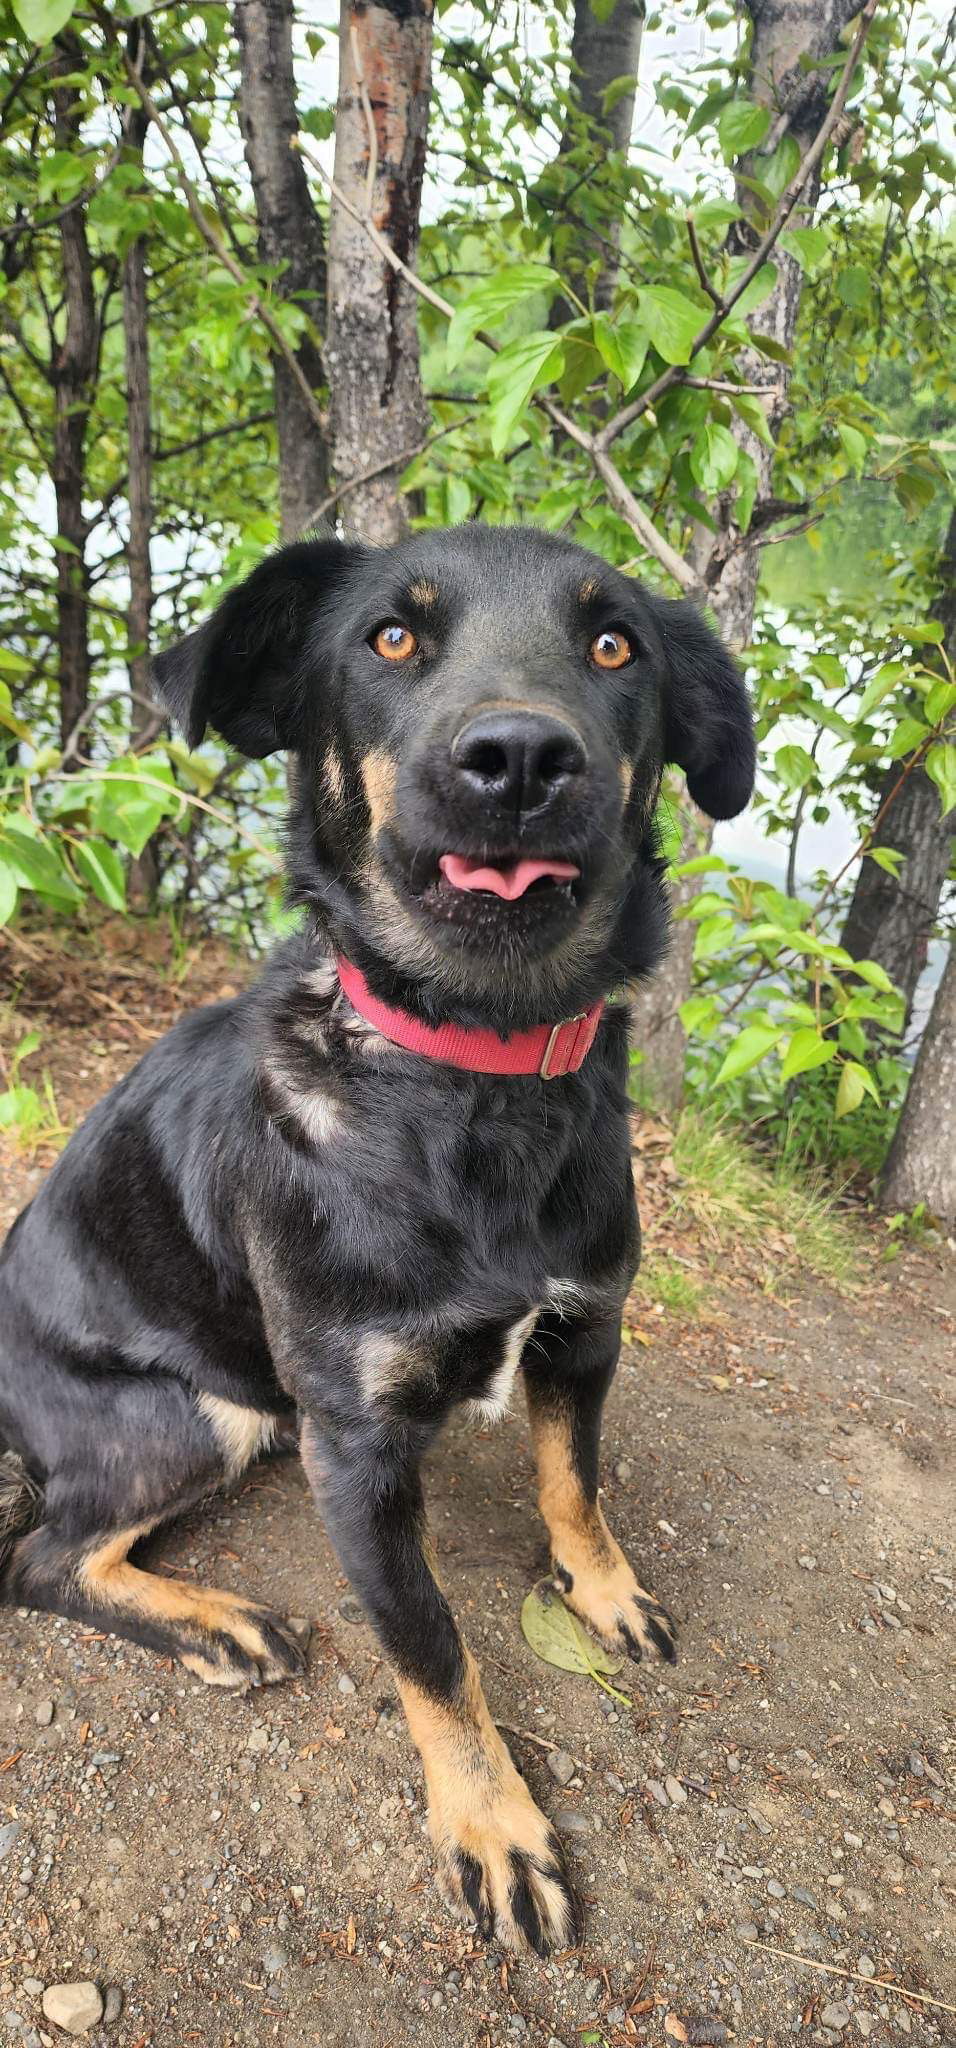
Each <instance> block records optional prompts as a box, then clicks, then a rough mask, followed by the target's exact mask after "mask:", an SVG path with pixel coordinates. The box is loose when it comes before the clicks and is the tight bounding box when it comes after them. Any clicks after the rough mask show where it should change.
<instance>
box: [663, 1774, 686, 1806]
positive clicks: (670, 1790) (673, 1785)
mask: <svg viewBox="0 0 956 2048" xmlns="http://www.w3.org/2000/svg"><path fill="white" fill-rule="evenodd" d="M664 1790H665V1792H666V1793H667V1797H668V1799H669V1800H670V1803H671V1805H672V1806H686V1805H687V1794H686V1792H685V1791H684V1787H683V1785H682V1784H681V1781H680V1779H679V1778H665V1779H664Z"/></svg>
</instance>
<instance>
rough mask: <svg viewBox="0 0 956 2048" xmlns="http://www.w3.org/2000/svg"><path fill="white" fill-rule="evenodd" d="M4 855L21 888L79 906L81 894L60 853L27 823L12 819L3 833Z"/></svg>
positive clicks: (1, 848)
mask: <svg viewBox="0 0 956 2048" xmlns="http://www.w3.org/2000/svg"><path fill="white" fill-rule="evenodd" d="M0 853H2V855H3V858H4V861H5V863H6V864H7V866H8V867H10V868H12V870H13V872H14V874H15V875H16V878H17V881H18V882H19V884H20V887H21V888H24V889H33V890H35V891H36V894H37V895H38V896H45V897H47V898H48V899H49V901H50V902H51V903H71V904H72V903H79V902H80V901H81V900H82V899H81V895H80V891H79V889H78V888H77V886H76V883H75V882H74V881H72V880H71V879H70V876H69V875H68V874H67V872H66V869H65V868H64V866H63V863H62V861H61V859H60V856H59V854H58V852H57V851H56V850H55V849H54V847H53V846H51V845H50V843H49V842H48V841H46V840H43V839H40V838H39V837H38V836H37V835H36V834H34V833H32V832H31V831H30V830H29V829H28V827H27V825H26V822H25V821H23V822H21V821H20V820H19V819H15V818H8V819H7V821H6V823H5V825H4V826H3V829H2V830H0Z"/></svg>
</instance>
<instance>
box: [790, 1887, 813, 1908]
mask: <svg viewBox="0 0 956 2048" xmlns="http://www.w3.org/2000/svg"><path fill="white" fill-rule="evenodd" d="M790 1897H791V1898H792V1899H795V1900H796V1902H797V1905H798V1906H809V1908H810V1911H811V1913H819V1911H820V1908H819V1906H818V1905H817V1902H816V1899H815V1898H814V1896H813V1893H812V1892H807V1891H804V1889H803V1886H802V1884H794V1885H791V1887H790Z"/></svg>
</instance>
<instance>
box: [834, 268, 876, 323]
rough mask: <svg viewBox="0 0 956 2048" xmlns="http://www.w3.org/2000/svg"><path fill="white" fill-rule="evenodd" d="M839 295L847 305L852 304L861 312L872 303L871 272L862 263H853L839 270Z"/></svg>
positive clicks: (837, 285) (837, 286)
mask: <svg viewBox="0 0 956 2048" xmlns="http://www.w3.org/2000/svg"><path fill="white" fill-rule="evenodd" d="M836 288H837V297H838V298H839V299H842V300H843V304H844V305H845V306H852V307H853V308H854V310H855V311H857V312H861V311H862V310H863V308H864V306H868V305H869V303H870V273H869V271H868V270H864V268H863V265H862V263H851V264H849V265H848V267H847V269H846V270H840V271H838V272H837V280H836Z"/></svg>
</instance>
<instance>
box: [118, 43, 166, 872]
mask: <svg viewBox="0 0 956 2048" xmlns="http://www.w3.org/2000/svg"><path fill="white" fill-rule="evenodd" d="M132 35H133V36H135V37H136V39H137V41H138V31H137V30H133V31H132ZM148 126H149V117H148V115H146V114H144V113H143V112H142V110H141V109H140V108H136V107H134V109H133V110H132V113H131V115H130V122H129V129H128V143H129V149H130V152H131V154H133V155H135V156H138V158H139V163H140V166H142V161H143V143H144V140H145V137H146V130H147V128H148ZM123 344H124V350H125V361H126V446H127V466H128V471H129V482H128V485H127V491H126V496H127V502H128V504H129V542H128V545H127V551H126V562H127V568H128V571H129V609H128V611H127V614H126V631H127V637H128V640H129V652H128V654H127V657H126V666H127V669H128V672H129V686H130V691H131V702H130V719H129V727H130V739H131V741H132V742H133V743H134V744H135V742H136V741H137V740H138V739H140V738H142V737H143V736H144V735H145V734H146V733H148V732H149V730H150V728H151V726H152V725H153V723H154V721H153V717H152V714H151V711H150V701H151V698H152V686H151V662H150V653H149V635H150V624H151V620H152V611H153V578H152V568H151V565H150V557H149V549H150V539H151V537H152V528H153V468H152V448H151V428H152V410H151V404H150V378H149V328H148V305H147V297H146V237H145V235H137V237H136V240H135V242H131V243H130V245H129V248H128V249H127V251H126V254H125V256H124V258H123ZM157 881H158V870H157V862H156V852H155V848H154V847H153V846H152V844H147V845H146V846H144V848H143V851H142V853H141V854H140V856H139V859H138V860H134V861H133V862H132V863H131V865H130V873H129V895H130V898H131V900H134V901H135V900H137V899H141V900H144V901H145V902H146V903H147V904H151V903H152V902H153V900H154V898H155V895H156V885H157Z"/></svg>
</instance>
